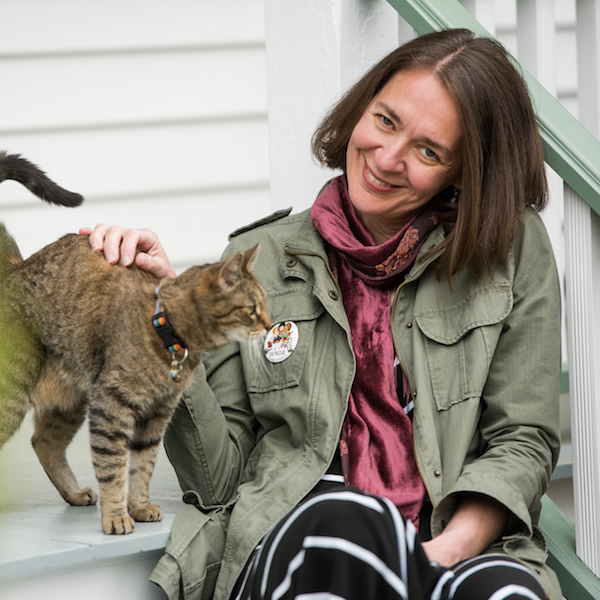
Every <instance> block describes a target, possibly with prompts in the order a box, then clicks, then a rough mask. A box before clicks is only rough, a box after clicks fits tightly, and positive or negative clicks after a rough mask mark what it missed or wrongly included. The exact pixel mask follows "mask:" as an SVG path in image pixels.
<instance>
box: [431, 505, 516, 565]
mask: <svg viewBox="0 0 600 600" xmlns="http://www.w3.org/2000/svg"><path fill="white" fill-rule="evenodd" d="M507 519H508V509H507V508H506V507H505V506H504V505H502V504H500V503H499V502H497V501H496V500H494V499H493V498H490V497H488V496H483V495H480V494H465V495H464V496H463V497H462V499H461V501H460V503H459V505H458V506H457V508H456V511H455V512H454V515H453V516H452V518H451V519H450V522H449V523H448V525H447V526H446V528H445V529H444V531H443V532H442V533H441V534H440V535H438V536H437V537H435V538H433V539H432V540H430V541H428V542H423V550H425V554H426V555H427V558H428V559H429V561H430V562H436V563H437V564H438V565H440V566H442V567H451V566H452V565H455V564H456V563H457V562H460V561H463V560H467V559H469V558H473V557H474V556H477V555H478V554H481V553H482V552H483V551H484V550H485V549H486V548H487V547H488V546H489V545H490V544H491V543H492V542H495V541H496V540H497V539H498V538H499V537H500V536H501V535H502V532H503V531H504V528H505V527H506V521H507Z"/></svg>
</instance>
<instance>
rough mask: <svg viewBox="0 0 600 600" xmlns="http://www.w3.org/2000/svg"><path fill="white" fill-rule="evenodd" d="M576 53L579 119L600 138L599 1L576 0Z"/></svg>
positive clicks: (599, 158)
mask: <svg viewBox="0 0 600 600" xmlns="http://www.w3.org/2000/svg"><path fill="white" fill-rule="evenodd" d="M577 55H578V61H577V71H578V77H577V80H578V81H577V84H578V88H579V120H580V121H581V122H582V123H583V124H584V125H585V126H586V127H587V129H589V131H591V132H592V133H593V134H594V135H595V136H596V137H597V138H598V137H600V0H577ZM598 160H600V157H598Z"/></svg>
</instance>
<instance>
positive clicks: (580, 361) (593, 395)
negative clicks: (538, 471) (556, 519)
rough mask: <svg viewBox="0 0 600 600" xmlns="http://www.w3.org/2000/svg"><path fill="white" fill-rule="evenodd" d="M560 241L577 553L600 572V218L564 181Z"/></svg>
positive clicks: (592, 568)
mask: <svg viewBox="0 0 600 600" xmlns="http://www.w3.org/2000/svg"><path fill="white" fill-rule="evenodd" d="M565 243H566V254H567V278H566V281H567V320H568V330H569V389H570V402H571V439H572V443H573V491H574V497H575V531H576V538H577V554H578V555H579V557H580V558H581V559H582V560H583V561H584V562H585V564H586V565H587V566H588V567H589V568H590V569H591V570H592V571H593V572H594V573H595V574H596V575H598V576H600V560H599V550H600V493H599V491H600V437H599V436H598V432H599V431H600V406H599V405H598V402H597V399H598V398H600V378H599V377H598V376H597V375H596V373H597V372H599V369H598V365H600V331H599V326H600V319H599V317H600V314H599V313H598V311H597V310H595V305H597V304H598V295H599V292H600V217H598V215H596V214H595V213H593V212H592V211H591V210H590V207H589V206H588V205H587V204H586V203H585V202H584V201H583V200H582V199H581V197H580V196H579V195H578V194H577V193H575V192H574V191H573V190H572V189H571V188H570V187H569V186H568V185H566V184H565Z"/></svg>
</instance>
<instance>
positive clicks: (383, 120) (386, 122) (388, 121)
mask: <svg viewBox="0 0 600 600" xmlns="http://www.w3.org/2000/svg"><path fill="white" fill-rule="evenodd" d="M379 119H380V120H381V123H382V124H383V125H385V126H386V127H391V126H392V125H393V123H392V121H391V119H388V118H387V117H386V116H385V115H379Z"/></svg>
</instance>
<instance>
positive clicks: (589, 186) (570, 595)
mask: <svg viewBox="0 0 600 600" xmlns="http://www.w3.org/2000/svg"><path fill="white" fill-rule="evenodd" d="M387 1H388V3H389V4H391V5H392V6H393V7H394V8H395V9H396V10H397V11H398V13H399V14H400V15H401V16H402V17H403V18H404V20H405V21H407V22H408V23H409V24H410V25H411V26H412V27H413V29H415V31H417V33H419V34H424V33H430V32H432V31H439V30H441V29H450V28H456V27H462V28H466V29H470V30H471V31H473V32H474V33H475V34H477V35H480V36H488V37H490V33H489V32H488V31H487V30H486V29H485V28H484V27H483V26H482V25H481V24H480V23H479V22H478V21H477V20H476V19H475V18H474V17H473V16H472V15H471V14H470V13H469V12H468V11H467V10H466V9H465V8H464V7H463V6H462V5H461V4H459V3H458V2H457V1H456V0H429V1H426V0H387ZM515 63H516V64H517V65H518V63H517V62H516V61H515ZM518 66H519V69H520V71H521V72H522V73H523V77H524V79H525V81H526V83H527V86H528V88H529V92H530V94H531V97H532V100H533V104H534V108H535V110H536V116H537V121H538V126H539V129H540V135H541V137H542V140H543V143H544V154H545V158H546V162H547V163H548V164H549V165H550V166H551V167H552V168H553V169H554V170H555V171H556V172H557V173H558V175H559V176H560V177H562V179H563V180H564V181H565V182H566V183H567V184H568V185H570V186H571V187H572V188H573V189H574V190H575V191H576V192H577V193H578V194H579V195H580V196H581V197H582V198H583V200H584V201H585V202H587V203H588V204H589V206H590V207H591V209H592V210H594V211H595V212H596V213H597V214H600V160H599V158H600V142H599V141H598V140H597V139H596V138H595V137H594V136H593V135H592V134H591V133H590V132H589V131H587V129H585V127H583V125H581V123H580V122H579V121H578V120H577V119H575V118H574V117H573V116H572V115H571V114H570V113H569V112H568V111H567V110H566V109H565V108H564V107H563V106H562V105H561V104H560V103H559V102H558V101H557V100H556V99H555V98H554V97H553V96H552V95H551V94H550V93H549V92H548V91H547V90H546V89H545V88H544V87H543V86H542V85H541V84H540V83H539V82H538V81H537V80H536V79H535V78H534V77H533V76H532V75H531V74H530V73H528V72H527V71H526V70H525V69H524V68H523V67H521V66H520V65H518ZM593 160H594V161H595V162H593ZM561 384H562V385H561V389H562V391H563V392H565V391H567V389H568V371H567V370H566V369H565V368H564V367H563V373H562V379H561ZM543 501H544V502H543V509H542V517H541V520H540V526H541V527H542V529H543V531H544V534H545V535H546V539H547V541H548V564H549V565H550V566H551V567H552V568H553V569H554V570H555V572H556V573H557V575H558V577H559V579H560V583H561V586H562V591H563V595H564V596H565V598H566V599H567V600H600V580H599V579H598V578H597V577H596V576H595V575H594V574H593V573H592V572H591V571H590V570H589V569H588V568H587V567H586V566H585V565H584V564H583V562H582V561H581V560H580V559H579V558H578V557H577V555H576V553H575V527H574V525H573V523H571V521H570V520H569V519H567V517H565V515H564V514H563V513H562V511H561V510H560V509H559V508H558V507H557V506H556V505H555V504H554V503H553V502H552V500H550V499H549V498H547V497H545V498H544V499H543Z"/></svg>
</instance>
